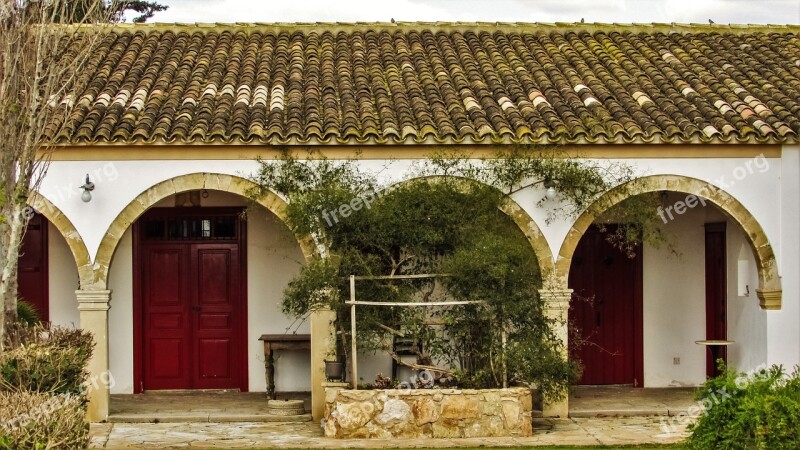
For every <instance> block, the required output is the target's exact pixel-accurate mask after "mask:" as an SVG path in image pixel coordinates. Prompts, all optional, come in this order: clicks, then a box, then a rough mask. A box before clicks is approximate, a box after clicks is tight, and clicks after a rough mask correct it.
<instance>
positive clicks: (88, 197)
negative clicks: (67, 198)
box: [79, 173, 94, 203]
mask: <svg viewBox="0 0 800 450" xmlns="http://www.w3.org/2000/svg"><path fill="white" fill-rule="evenodd" d="M79 189H83V194H81V200H83V202H84V203H89V202H90V201H92V191H93V190H94V183H92V182H91V181H89V174H88V173H87V174H86V183H84V184H83V186H81V187H80V188H79Z"/></svg>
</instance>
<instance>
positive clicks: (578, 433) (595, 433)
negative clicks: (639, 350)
mask: <svg viewBox="0 0 800 450" xmlns="http://www.w3.org/2000/svg"><path fill="white" fill-rule="evenodd" d="M686 436H687V434H686V432H685V430H683V429H681V431H680V432H676V433H672V434H667V433H664V431H663V430H662V429H661V423H660V419H659V418H658V417H613V418H575V419H535V420H534V435H533V436H531V437H526V438H462V439H394V440H381V439H363V440H339V439H328V438H325V437H323V436H322V428H321V427H320V426H319V425H318V424H314V423H310V422H306V423H207V422H206V423H135V424H133V423H104V424H92V426H91V444H90V446H89V448H106V449H131V448H141V449H154V448H166V449H170V448H206V449H220V448H229V449H232V448H259V447H260V448H336V449H340V448H342V449H343V448H420V447H435V448H443V447H484V446H492V447H510V446H542V445H587V446H589V445H633V444H667V443H675V442H679V441H681V440H683V439H684V438H685V437H686Z"/></svg>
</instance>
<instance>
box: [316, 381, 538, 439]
mask: <svg viewBox="0 0 800 450" xmlns="http://www.w3.org/2000/svg"><path fill="white" fill-rule="evenodd" d="M531 433H532V431H531V392H530V390H529V389H525V388H511V389H481V390H475V389H463V390H459V389H413V390H412V389H377V390H359V391H354V390H349V389H341V388H327V389H326V390H325V436H326V437H332V438H344V439H347V438H384V439H386V438H394V437H401V438H416V437H434V438H453V437H490V436H530V435H531Z"/></svg>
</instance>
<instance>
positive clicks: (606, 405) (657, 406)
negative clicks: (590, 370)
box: [569, 386, 697, 417]
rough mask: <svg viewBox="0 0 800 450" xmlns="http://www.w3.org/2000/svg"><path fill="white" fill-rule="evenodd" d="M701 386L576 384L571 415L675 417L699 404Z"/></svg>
mask: <svg viewBox="0 0 800 450" xmlns="http://www.w3.org/2000/svg"><path fill="white" fill-rule="evenodd" d="M696 390H697V388H693V387H686V388H647V389H642V388H633V387H627V386H575V387H573V388H572V389H571V392H570V394H569V415H570V417H603V416H675V415H677V414H679V413H681V412H686V411H687V410H688V409H689V407H690V406H693V405H697V401H696V400H695V399H694V393H695V391H696Z"/></svg>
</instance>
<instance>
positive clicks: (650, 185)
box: [556, 175, 782, 309]
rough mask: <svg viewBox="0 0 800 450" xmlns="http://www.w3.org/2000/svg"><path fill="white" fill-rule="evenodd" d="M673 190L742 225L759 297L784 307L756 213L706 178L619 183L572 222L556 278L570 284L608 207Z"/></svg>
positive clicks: (654, 178)
mask: <svg viewBox="0 0 800 450" xmlns="http://www.w3.org/2000/svg"><path fill="white" fill-rule="evenodd" d="M657 191H673V192H680V193H684V194H692V195H696V196H698V197H702V198H704V199H706V200H708V201H710V202H711V203H713V204H714V205H715V206H717V207H718V208H720V209H721V210H722V211H724V212H725V213H726V214H727V215H728V216H729V217H731V218H732V219H733V220H734V221H736V222H737V223H738V224H739V226H741V227H742V229H743V230H744V232H745V234H746V235H747V240H748V242H749V244H750V248H751V249H752V251H753V255H754V256H755V260H756V266H757V269H758V282H759V288H758V289H757V291H756V292H757V294H758V298H759V301H760V304H761V307H762V308H763V309H780V308H781V296H782V290H781V279H780V276H779V274H778V264H777V260H776V259H775V254H774V252H773V250H772V246H771V245H770V243H769V240H768V239H767V235H766V233H764V230H763V228H761V225H760V224H759V223H758V221H756V219H755V217H753V215H752V214H751V213H750V211H748V210H747V208H745V207H744V205H742V204H741V203H740V202H739V201H738V200H736V198H734V197H733V196H732V195H731V194H729V193H727V192H725V191H723V190H722V189H720V188H719V187H717V186H714V185H712V184H710V183H708V182H706V181H703V180H699V179H697V178H691V177H685V176H681V175H652V176H647V177H643V178H639V179H637V180H634V181H631V182H629V183H626V184H623V185H620V186H617V187H616V188H614V189H611V190H610V191H608V192H607V193H606V194H604V195H603V196H601V197H600V198H599V199H597V200H596V201H595V202H594V203H593V204H592V206H590V207H589V208H588V209H587V210H586V211H584V213H583V214H581V216H580V217H578V219H577V220H576V221H575V223H573V224H572V227H571V228H570V230H569V232H568V233H567V236H566V237H565V238H564V242H563V244H562V245H561V249H560V250H559V252H558V259H557V261H556V280H557V282H558V283H559V285H560V286H562V287H563V288H564V289H566V287H567V280H568V278H569V269H570V265H571V263H572V255H573V253H574V252H575V249H576V248H577V246H578V241H580V239H581V237H582V236H583V234H584V233H585V232H586V230H587V229H588V228H589V226H590V225H591V224H592V223H593V222H594V221H595V219H597V218H598V217H599V216H600V215H601V214H602V213H603V212H605V211H606V210H607V209H608V208H610V207H611V206H613V205H616V204H617V203H619V202H621V201H623V200H625V199H626V198H628V197H632V196H635V195H640V194H646V193H648V192H657Z"/></svg>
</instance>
